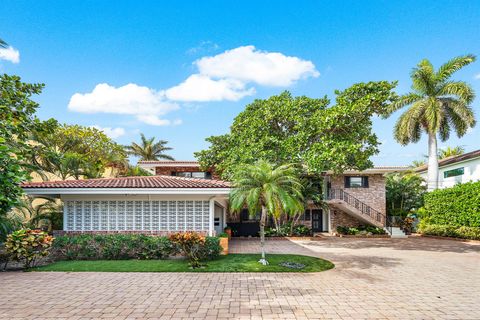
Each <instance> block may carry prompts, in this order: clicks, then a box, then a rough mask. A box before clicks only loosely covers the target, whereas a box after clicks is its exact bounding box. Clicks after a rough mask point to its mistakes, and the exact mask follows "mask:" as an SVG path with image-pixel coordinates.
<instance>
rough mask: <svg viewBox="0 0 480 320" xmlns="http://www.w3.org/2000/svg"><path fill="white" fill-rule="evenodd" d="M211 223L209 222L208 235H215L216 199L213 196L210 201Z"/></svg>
mask: <svg viewBox="0 0 480 320" xmlns="http://www.w3.org/2000/svg"><path fill="white" fill-rule="evenodd" d="M208 209H209V222H210V223H209V224H208V235H209V236H213V230H214V225H213V220H214V217H215V200H214V199H213V198H212V199H210V201H209V208H208Z"/></svg>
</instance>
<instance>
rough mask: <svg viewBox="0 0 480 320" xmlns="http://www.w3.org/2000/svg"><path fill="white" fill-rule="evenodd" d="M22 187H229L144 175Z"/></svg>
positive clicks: (177, 178) (191, 180) (56, 182)
mask: <svg viewBox="0 0 480 320" xmlns="http://www.w3.org/2000/svg"><path fill="white" fill-rule="evenodd" d="M21 187H22V188H25V189H32V188H229V187H230V184H229V183H228V182H226V181H223V180H209V179H194V178H183V177H173V176H144V177H122V178H102V179H85V180H64V181H45V182H29V183H24V184H22V185H21Z"/></svg>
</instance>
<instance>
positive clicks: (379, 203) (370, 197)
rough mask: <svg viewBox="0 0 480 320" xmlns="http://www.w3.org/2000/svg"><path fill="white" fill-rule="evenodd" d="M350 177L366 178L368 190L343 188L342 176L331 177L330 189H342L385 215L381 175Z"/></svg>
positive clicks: (382, 177) (383, 179) (383, 186)
mask: <svg viewBox="0 0 480 320" xmlns="http://www.w3.org/2000/svg"><path fill="white" fill-rule="evenodd" d="M348 176H351V177H360V176H368V188H345V181H344V176H332V177H331V180H330V181H331V184H332V189H344V190H345V192H347V193H349V194H350V195H352V196H353V197H355V198H357V199H358V200H360V201H362V202H364V203H366V204H367V205H369V206H371V207H372V208H374V209H375V210H378V211H380V212H381V213H383V214H386V211H387V208H386V206H387V204H386V197H385V177H384V176H383V175H382V174H370V175H348Z"/></svg>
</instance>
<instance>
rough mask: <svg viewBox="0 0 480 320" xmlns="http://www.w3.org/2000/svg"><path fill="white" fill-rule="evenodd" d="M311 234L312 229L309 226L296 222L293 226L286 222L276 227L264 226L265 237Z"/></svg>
mask: <svg viewBox="0 0 480 320" xmlns="http://www.w3.org/2000/svg"><path fill="white" fill-rule="evenodd" d="M311 234H312V229H310V228H309V227H307V226H305V225H303V224H298V225H296V226H294V227H293V229H292V223H291V222H287V223H284V224H282V225H281V226H280V227H279V228H278V229H276V228H270V227H267V228H265V236H266V237H290V236H299V237H301V236H309V235H311Z"/></svg>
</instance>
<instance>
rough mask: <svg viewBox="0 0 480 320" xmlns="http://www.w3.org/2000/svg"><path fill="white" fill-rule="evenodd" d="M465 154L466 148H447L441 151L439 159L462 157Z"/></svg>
mask: <svg viewBox="0 0 480 320" xmlns="http://www.w3.org/2000/svg"><path fill="white" fill-rule="evenodd" d="M464 153H465V148H464V147H462V146H456V147H446V148H442V149H440V151H439V152H438V158H439V159H445V158H448V157H453V156H460V155H462V154H464Z"/></svg>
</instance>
